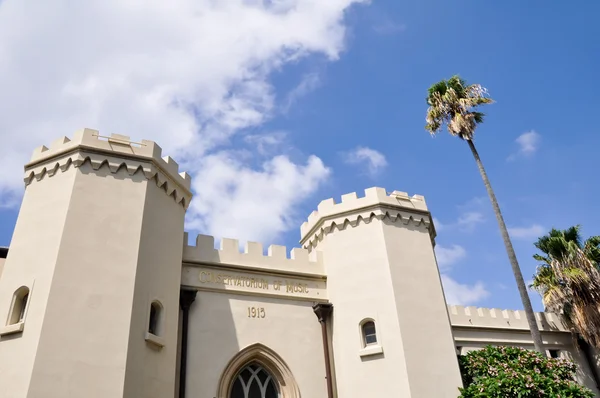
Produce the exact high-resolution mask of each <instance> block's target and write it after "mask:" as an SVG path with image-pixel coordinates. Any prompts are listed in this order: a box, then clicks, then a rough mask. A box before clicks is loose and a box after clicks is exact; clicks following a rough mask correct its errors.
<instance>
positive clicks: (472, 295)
mask: <svg viewBox="0 0 600 398" xmlns="http://www.w3.org/2000/svg"><path fill="white" fill-rule="evenodd" d="M442 284H443V285H444V295H445V296H446V302H447V303H448V304H455V305H473V304H476V303H477V302H479V301H481V300H483V299H485V298H487V297H489V296H490V292H489V291H488V290H487V288H486V287H485V285H484V284H483V282H476V283H475V284H473V285H468V284H463V283H459V282H457V281H456V280H454V279H452V278H451V277H450V276H448V275H442Z"/></svg>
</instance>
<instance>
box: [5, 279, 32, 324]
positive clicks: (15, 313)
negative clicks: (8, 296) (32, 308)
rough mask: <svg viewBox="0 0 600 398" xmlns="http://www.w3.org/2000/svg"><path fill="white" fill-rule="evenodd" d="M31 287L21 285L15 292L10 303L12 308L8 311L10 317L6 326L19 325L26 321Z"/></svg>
mask: <svg viewBox="0 0 600 398" xmlns="http://www.w3.org/2000/svg"><path fill="white" fill-rule="evenodd" d="M30 294H31V289H30V288H29V286H25V285H23V286H21V287H19V288H18V289H17V290H15V292H14V293H13V297H12V302H11V304H10V310H9V312H8V318H7V319H6V326H12V325H17V324H19V323H23V322H25V317H26V316H27V310H28V307H29V301H30V300H29V296H30Z"/></svg>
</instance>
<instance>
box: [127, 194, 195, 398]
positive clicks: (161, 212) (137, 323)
mask: <svg viewBox="0 0 600 398" xmlns="http://www.w3.org/2000/svg"><path fill="white" fill-rule="evenodd" d="M184 217H185V209H184V208H183V206H180V205H178V204H176V203H175V202H174V201H173V198H172V197H169V196H167V195H165V192H164V191H163V190H162V189H161V188H159V187H158V186H157V185H156V184H153V183H151V184H148V188H147V195H146V202H145V204H144V214H143V222H142V227H141V237H140V246H139V255H138V268H137V271H136V274H135V278H136V279H135V288H134V292H135V293H134V297H133V308H131V309H130V311H131V314H130V316H131V329H130V333H129V345H128V359H127V373H126V377H125V393H124V396H125V397H136V398H137V397H140V398H142V397H156V398H158V397H160V398H163V397H171V396H172V395H173V394H174V391H175V384H176V383H175V375H176V366H177V340H178V338H177V337H178V336H177V334H178V323H179V322H178V318H179V287H180V285H181V260H182V250H181V248H182V246H183V222H184ZM153 300H158V301H160V303H161V304H162V306H163V311H162V314H161V317H160V318H161V319H160V325H159V330H160V336H159V337H160V338H161V339H163V340H164V343H165V345H164V347H162V348H158V347H153V346H152V344H148V343H147V342H146V341H145V339H144V337H145V332H146V330H147V327H148V319H149V311H150V304H151V302H152V301H153ZM149 348H150V349H149Z"/></svg>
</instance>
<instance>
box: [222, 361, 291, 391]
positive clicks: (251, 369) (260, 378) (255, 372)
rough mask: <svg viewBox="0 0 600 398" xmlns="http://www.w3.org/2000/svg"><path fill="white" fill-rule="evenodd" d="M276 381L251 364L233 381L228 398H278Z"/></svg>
mask: <svg viewBox="0 0 600 398" xmlns="http://www.w3.org/2000/svg"><path fill="white" fill-rule="evenodd" d="M276 383H277V381H276V380H275V379H274V378H273V376H272V375H271V374H270V373H269V372H268V371H267V370H266V369H264V368H263V367H262V366H260V365H259V364H257V363H251V364H249V365H247V366H245V367H244V368H243V369H242V370H241V371H240V372H239V373H238V374H237V376H236V378H235V379H234V380H233V385H232V387H231V396H230V398H279V391H278V387H277V385H276Z"/></svg>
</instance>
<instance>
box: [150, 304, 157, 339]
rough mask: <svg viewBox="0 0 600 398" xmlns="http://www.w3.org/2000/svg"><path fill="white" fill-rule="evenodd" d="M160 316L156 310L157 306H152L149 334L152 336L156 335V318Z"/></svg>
mask: <svg viewBox="0 0 600 398" xmlns="http://www.w3.org/2000/svg"><path fill="white" fill-rule="evenodd" d="M157 316H158V312H157V310H156V305H154V304H152V305H151V306H150V322H149V325H148V332H150V333H152V334H156V318H157Z"/></svg>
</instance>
